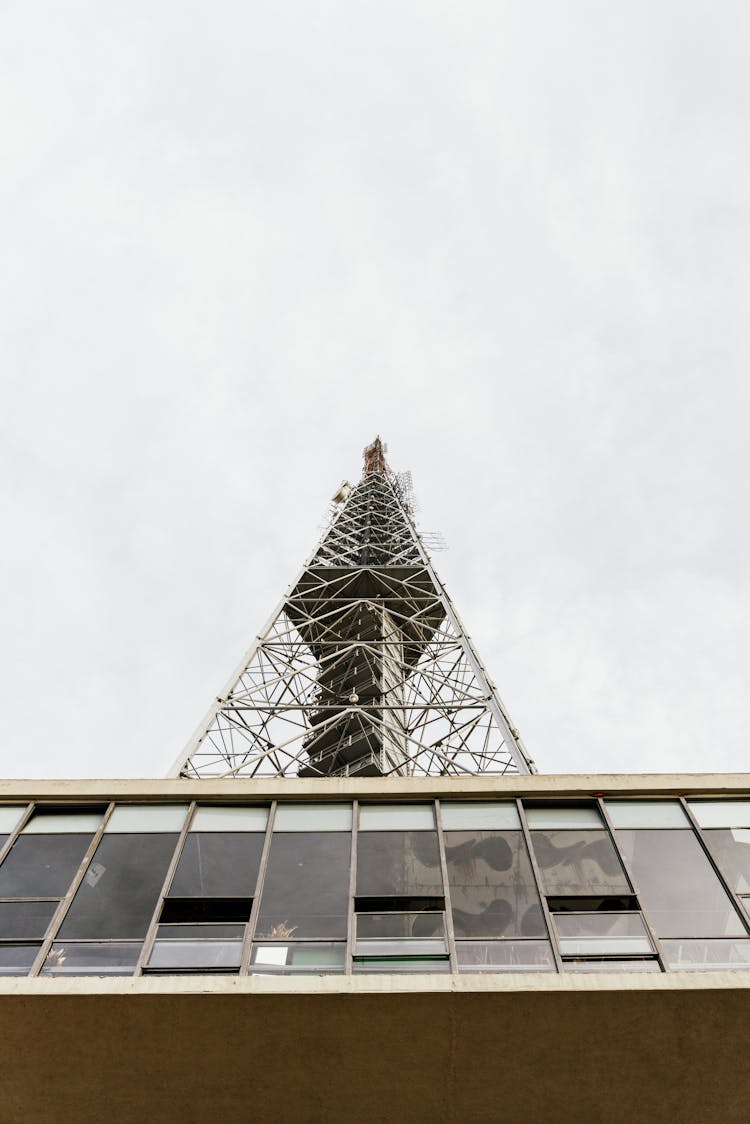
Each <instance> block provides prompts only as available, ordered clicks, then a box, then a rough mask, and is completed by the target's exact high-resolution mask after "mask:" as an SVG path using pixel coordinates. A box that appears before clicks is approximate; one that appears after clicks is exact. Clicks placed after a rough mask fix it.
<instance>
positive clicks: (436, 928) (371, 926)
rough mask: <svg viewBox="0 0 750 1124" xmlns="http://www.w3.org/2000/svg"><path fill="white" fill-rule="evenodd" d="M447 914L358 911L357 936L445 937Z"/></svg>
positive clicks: (426, 911)
mask: <svg viewBox="0 0 750 1124" xmlns="http://www.w3.org/2000/svg"><path fill="white" fill-rule="evenodd" d="M444 936H445V914H443V913H436V912H433V911H430V910H424V911H423V912H420V913H358V914H357V937H358V938H362V937H444Z"/></svg>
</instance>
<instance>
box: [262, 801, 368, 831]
mask: <svg viewBox="0 0 750 1124" xmlns="http://www.w3.org/2000/svg"><path fill="white" fill-rule="evenodd" d="M351 829H352V806H351V804H279V805H278V807H277V808H276V816H275V818H274V821H273V830H274V831H351Z"/></svg>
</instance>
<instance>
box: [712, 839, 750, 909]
mask: <svg viewBox="0 0 750 1124" xmlns="http://www.w3.org/2000/svg"><path fill="white" fill-rule="evenodd" d="M703 838H704V839H705V840H706V843H707V845H708V849H709V850H710V852H711V854H712V855H713V857H714V859H715V860H716V863H717V865H718V866H719V869H720V870H721V873H722V874H723V875H724V877H725V878H726V880H727V882H728V883H729V885H730V886H731V887H732V889H733V890H734V892H735V894H750V830H749V829H748V828H729V827H727V828H718V829H712V830H710V831H704V832H703Z"/></svg>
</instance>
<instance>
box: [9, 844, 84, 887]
mask: <svg viewBox="0 0 750 1124" xmlns="http://www.w3.org/2000/svg"><path fill="white" fill-rule="evenodd" d="M90 842H91V836H90V835H19V837H18V839H17V840H16V842H15V843H14V844H13V847H12V849H11V850H10V851H9V852H8V854H7V856H6V858H5V862H4V863H3V865H2V866H0V898H62V897H64V895H65V894H66V893H67V892H68V889H69V888H70V883H71V882H72V881H73V876H74V875H75V873H76V871H77V870H78V867H79V866H80V865H81V862H82V861H83V856H84V855H85V854H86V849H87V847H88V845H89V843H90Z"/></svg>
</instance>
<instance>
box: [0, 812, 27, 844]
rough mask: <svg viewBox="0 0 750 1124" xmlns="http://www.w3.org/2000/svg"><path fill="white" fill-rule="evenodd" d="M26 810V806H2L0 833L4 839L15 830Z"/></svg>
mask: <svg viewBox="0 0 750 1124" xmlns="http://www.w3.org/2000/svg"><path fill="white" fill-rule="evenodd" d="M26 808H27V805H26V804H4V805H2V807H0V832H2V834H3V835H4V836H5V838H6V839H7V837H8V836H9V835H10V833H11V832H12V831H14V830H15V827H16V824H17V823H18V821H19V820H20V818H21V816H22V814H23V813H24V812H25V811H26Z"/></svg>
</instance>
